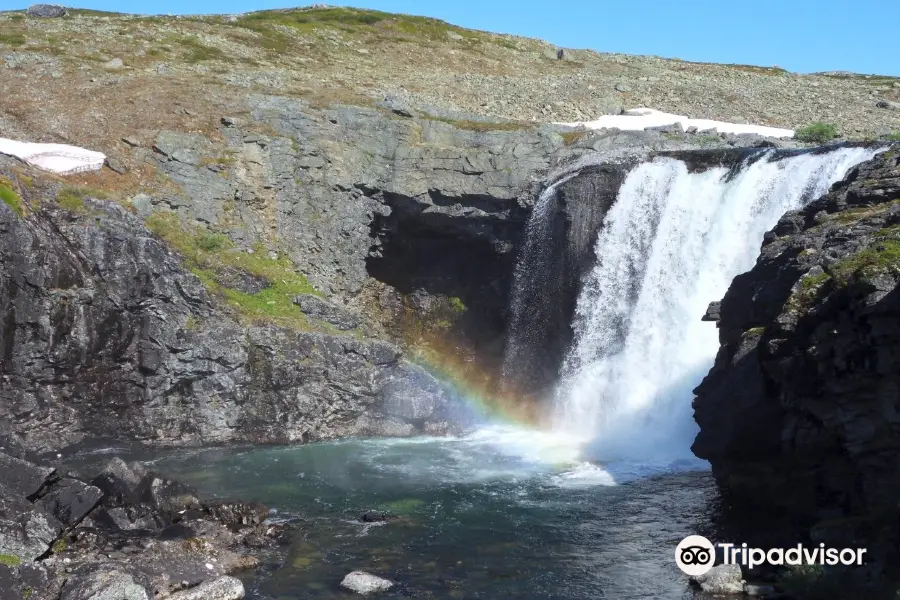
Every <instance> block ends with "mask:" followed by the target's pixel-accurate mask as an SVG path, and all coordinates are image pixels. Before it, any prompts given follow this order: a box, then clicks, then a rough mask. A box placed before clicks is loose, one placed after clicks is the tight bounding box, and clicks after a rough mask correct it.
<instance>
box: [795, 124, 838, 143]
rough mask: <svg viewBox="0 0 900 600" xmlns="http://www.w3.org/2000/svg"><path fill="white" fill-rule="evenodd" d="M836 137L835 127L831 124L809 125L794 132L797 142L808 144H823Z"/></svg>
mask: <svg viewBox="0 0 900 600" xmlns="http://www.w3.org/2000/svg"><path fill="white" fill-rule="evenodd" d="M837 136H838V131H837V126H836V125H834V124H833V123H810V124H809V125H806V126H804V127H801V128H800V129H798V130H797V131H795V132H794V137H795V138H796V139H797V140H799V141H801V142H806V143H810V144H824V143H825V142H830V141H831V140H833V139H834V138H836V137H837Z"/></svg>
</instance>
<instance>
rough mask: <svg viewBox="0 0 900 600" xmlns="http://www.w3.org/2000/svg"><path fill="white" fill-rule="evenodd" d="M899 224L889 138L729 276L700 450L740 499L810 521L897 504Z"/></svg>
mask: <svg viewBox="0 0 900 600" xmlns="http://www.w3.org/2000/svg"><path fill="white" fill-rule="evenodd" d="M898 232H900V152H898V151H897V150H896V149H894V150H891V151H889V152H885V153H883V154H881V155H879V156H877V157H876V158H874V159H873V160H871V161H869V162H867V163H864V164H862V165H860V166H858V167H857V168H856V169H854V170H853V171H852V172H851V173H850V174H849V175H848V176H847V178H846V179H845V181H843V182H841V183H839V184H837V185H836V186H835V187H834V188H833V189H832V190H831V192H830V193H829V194H827V195H826V196H824V197H823V198H821V199H819V200H816V201H814V202H813V203H812V204H810V205H808V206H807V207H806V208H804V209H802V210H800V211H796V212H792V213H788V214H786V215H785V216H784V217H783V218H782V219H781V221H780V222H779V223H778V225H776V226H775V228H774V229H773V230H772V231H771V232H769V234H767V236H766V241H765V242H764V245H763V248H762V254H761V256H760V258H759V260H758V261H757V263H756V266H755V267H754V268H753V269H752V270H751V271H749V272H748V273H745V274H743V275H740V276H738V277H737V278H735V280H734V281H733V283H732V285H731V287H730V288H729V290H728V293H727V294H726V295H725V298H724V299H723V300H722V303H721V308H720V315H719V319H720V320H719V327H720V341H721V348H720V350H719V353H718V356H717V358H716V363H715V366H714V367H713V368H712V370H711V371H710V373H709V375H708V376H707V377H706V379H705V380H704V381H703V383H702V384H701V385H700V386H699V387H698V388H697V390H696V394H697V398H696V400H695V401H694V410H695V418H696V420H697V423H698V424H699V425H700V433H699V435H698V436H697V439H696V441H695V443H694V445H693V450H694V452H695V453H696V454H697V455H698V456H700V457H702V458H705V459H707V460H709V461H710V462H711V464H712V468H713V473H714V474H715V476H716V478H717V480H718V482H719V483H720V485H721V487H722V488H723V489H724V490H725V491H726V493H729V495H730V497H732V498H733V499H734V500H735V501H737V502H745V503H748V502H749V503H754V504H757V505H763V506H768V507H778V508H780V509H782V510H788V511H789V512H790V513H792V514H794V515H796V517H797V518H798V519H800V520H801V521H802V522H806V523H807V524H809V523H811V522H814V521H816V520H818V519H821V518H828V517H836V516H841V515H867V514H883V512H884V511H891V510H895V508H896V498H897V493H898V491H900V471H898V470H897V468H896V462H897V458H898V455H900V416H898V415H900V327H898V325H897V323H898V322H900V233H898ZM892 527H893V526H892ZM870 529H872V528H871V527H870ZM874 529H875V530H877V529H878V527H875V528H874ZM870 533H871V531H870Z"/></svg>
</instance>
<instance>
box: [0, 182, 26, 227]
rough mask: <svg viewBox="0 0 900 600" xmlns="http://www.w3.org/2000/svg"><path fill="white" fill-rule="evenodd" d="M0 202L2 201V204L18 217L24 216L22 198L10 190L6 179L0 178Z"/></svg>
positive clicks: (10, 184) (9, 184)
mask: <svg viewBox="0 0 900 600" xmlns="http://www.w3.org/2000/svg"><path fill="white" fill-rule="evenodd" d="M0 200H3V203H4V204H5V205H7V206H8V207H10V208H11V209H12V210H13V212H14V213H16V214H17V215H19V216H20V217H23V216H25V204H24V203H23V202H22V197H21V196H19V194H18V193H16V191H15V190H14V189H12V183H11V182H10V181H9V180H8V179H4V178H0Z"/></svg>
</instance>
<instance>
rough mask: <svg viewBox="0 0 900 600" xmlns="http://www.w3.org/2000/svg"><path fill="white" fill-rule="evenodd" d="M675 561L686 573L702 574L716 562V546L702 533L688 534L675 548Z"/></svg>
mask: <svg viewBox="0 0 900 600" xmlns="http://www.w3.org/2000/svg"><path fill="white" fill-rule="evenodd" d="M675 562H676V563H677V564H678V568H679V569H681V570H682V571H684V572H685V573H687V574H688V575H691V576H694V577H697V576H699V575H703V574H704V573H706V572H707V571H709V570H710V569H712V566H713V563H714V562H716V548H715V546H713V544H712V542H710V541H709V540H708V539H706V538H705V537H703V536H702V535H689V536H687V537H686V538H684V539H683V540H681V543H679V544H678V547H677V548H675Z"/></svg>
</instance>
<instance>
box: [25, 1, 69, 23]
mask: <svg viewBox="0 0 900 600" xmlns="http://www.w3.org/2000/svg"><path fill="white" fill-rule="evenodd" d="M25 14H27V15H28V16H29V17H39V18H43V19H53V18H59V17H65V16H66V15H67V14H69V11H68V10H67V9H66V7H65V6H60V5H58V4H32V5H31V6H29V7H28V10H26V11H25Z"/></svg>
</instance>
